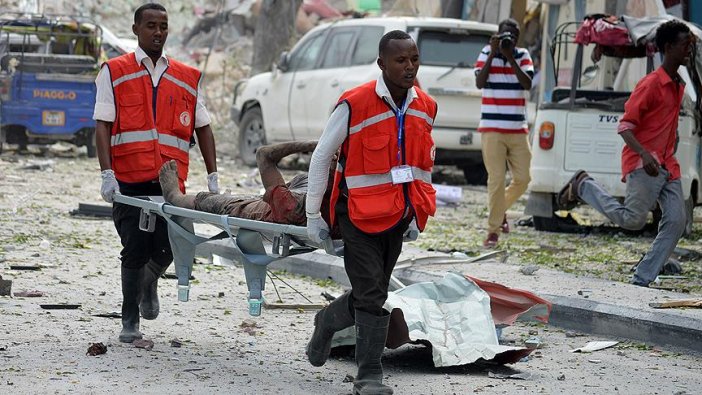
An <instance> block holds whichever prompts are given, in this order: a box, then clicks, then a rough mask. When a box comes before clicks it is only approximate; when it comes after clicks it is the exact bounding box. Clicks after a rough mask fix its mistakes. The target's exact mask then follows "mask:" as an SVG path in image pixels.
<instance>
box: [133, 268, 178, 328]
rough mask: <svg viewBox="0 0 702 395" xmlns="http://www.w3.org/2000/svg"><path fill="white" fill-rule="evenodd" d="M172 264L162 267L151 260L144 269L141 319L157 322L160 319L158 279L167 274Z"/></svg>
mask: <svg viewBox="0 0 702 395" xmlns="http://www.w3.org/2000/svg"><path fill="white" fill-rule="evenodd" d="M170 264H171V263H170V262H168V264H167V265H166V266H161V265H159V264H158V263H156V262H154V260H153V259H149V262H147V263H146V266H145V267H144V278H143V280H142V288H141V302H140V303H139V310H140V311H141V317H142V318H143V319H145V320H155V319H156V317H158V312H159V308H160V304H159V302H158V279H159V278H160V277H161V276H162V275H163V273H165V272H166V269H167V268H168V266H169V265H170Z"/></svg>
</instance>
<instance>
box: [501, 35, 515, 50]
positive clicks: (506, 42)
mask: <svg viewBox="0 0 702 395" xmlns="http://www.w3.org/2000/svg"><path fill="white" fill-rule="evenodd" d="M497 38H498V39H499V40H500V48H502V49H510V48H512V47H514V44H515V43H514V38H515V37H514V35H512V33H511V32H504V33H500V34H499V35H498V36H497Z"/></svg>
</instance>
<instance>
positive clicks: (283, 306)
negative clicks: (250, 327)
mask: <svg viewBox="0 0 702 395" xmlns="http://www.w3.org/2000/svg"><path fill="white" fill-rule="evenodd" d="M326 306H327V305H326V304H320V303H268V301H266V300H264V301H263V307H264V308H266V309H278V310H320V309H323V308H324V307H326ZM254 326H255V324H254ZM243 327H244V326H243V323H242V328H243Z"/></svg>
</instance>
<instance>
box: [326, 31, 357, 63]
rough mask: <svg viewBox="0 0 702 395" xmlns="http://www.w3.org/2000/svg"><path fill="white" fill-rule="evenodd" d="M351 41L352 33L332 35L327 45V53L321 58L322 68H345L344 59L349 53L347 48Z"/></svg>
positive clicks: (345, 32) (344, 32)
mask: <svg viewBox="0 0 702 395" xmlns="http://www.w3.org/2000/svg"><path fill="white" fill-rule="evenodd" d="M351 40H353V32H352V31H348V30H347V31H343V32H336V33H332V36H331V37H330V38H329V44H328V45H327V51H326V52H325V53H324V57H323V58H322V66H321V67H322V68H323V69H326V68H332V67H342V66H346V59H347V56H348V53H349V47H350V46H351V42H352V41H351Z"/></svg>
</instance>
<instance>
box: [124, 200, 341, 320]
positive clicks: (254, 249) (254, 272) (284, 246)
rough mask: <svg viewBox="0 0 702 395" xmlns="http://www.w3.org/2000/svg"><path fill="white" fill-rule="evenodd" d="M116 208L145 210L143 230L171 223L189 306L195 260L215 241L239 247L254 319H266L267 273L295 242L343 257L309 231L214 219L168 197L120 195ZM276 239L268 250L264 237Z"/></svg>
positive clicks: (180, 287) (181, 287)
mask: <svg viewBox="0 0 702 395" xmlns="http://www.w3.org/2000/svg"><path fill="white" fill-rule="evenodd" d="M114 201H115V202H116V203H122V204H127V205H130V206H134V207H139V208H141V218H140V221H139V228H140V229H141V230H143V231H146V232H153V231H154V229H155V225H156V215H159V216H161V217H163V218H164V219H165V220H166V222H167V223H168V237H169V239H170V243H171V249H172V250H173V262H174V265H175V270H176V276H177V277H178V300H179V301H181V302H187V301H188V299H189V296H190V275H191V274H192V269H193V260H194V258H195V247H196V246H197V245H198V244H201V243H205V242H207V241H210V240H218V239H223V238H226V237H229V238H230V239H231V240H232V242H233V244H234V256H235V257H236V259H237V260H238V261H239V262H240V263H241V264H242V265H243V266H244V274H245V277H246V285H247V287H248V290H249V314H250V315H252V316H258V315H260V314H261V305H262V301H263V300H262V298H263V295H262V291H263V290H264V289H265V285H266V270H267V266H268V264H269V263H271V262H273V261H275V260H277V259H281V258H284V257H286V256H289V255H291V252H294V250H293V249H291V243H296V244H298V245H299V246H300V247H313V248H322V249H324V250H325V251H326V252H327V253H328V254H332V255H336V256H339V255H341V254H342V250H343V248H340V247H339V246H335V244H334V243H333V241H332V240H331V238H327V239H326V240H325V241H324V243H323V244H322V245H320V244H317V243H314V242H313V241H311V240H310V239H308V237H307V228H305V227H302V226H295V225H286V224H276V223H271V222H263V221H254V220H250V219H243V218H236V217H230V216H228V215H220V214H212V213H206V212H203V211H197V210H191V209H186V208H182V207H176V206H173V205H171V204H169V203H166V202H164V200H163V197H160V196H158V197H129V196H123V195H115V197H114ZM195 222H197V223H203V224H209V225H212V226H215V227H217V228H219V229H221V230H223V232H221V233H219V234H217V235H215V236H212V237H205V236H201V235H197V234H195V231H194V226H193V224H194V223H195ZM264 236H266V237H267V238H268V239H270V240H272V247H271V251H270V252H268V251H266V248H265V246H264V243H263V237H264Z"/></svg>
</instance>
